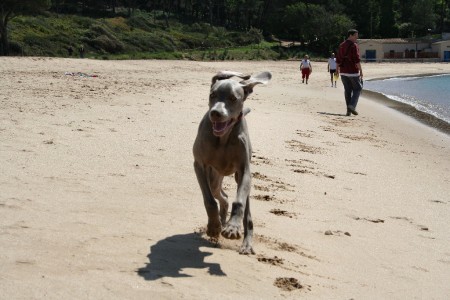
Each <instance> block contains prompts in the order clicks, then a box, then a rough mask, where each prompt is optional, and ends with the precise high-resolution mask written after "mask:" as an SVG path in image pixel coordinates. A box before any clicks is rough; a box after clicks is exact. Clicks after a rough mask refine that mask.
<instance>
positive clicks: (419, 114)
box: [362, 77, 450, 135]
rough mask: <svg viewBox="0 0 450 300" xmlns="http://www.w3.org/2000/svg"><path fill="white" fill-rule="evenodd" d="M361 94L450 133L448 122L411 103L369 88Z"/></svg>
mask: <svg viewBox="0 0 450 300" xmlns="http://www.w3.org/2000/svg"><path fill="white" fill-rule="evenodd" d="M390 78H394V77H390ZM395 78H398V77H395ZM362 95H364V96H367V98H369V99H371V100H374V101H376V102H378V103H381V104H383V105H384V106H386V107H388V108H392V109H395V110H397V111H399V112H401V113H403V114H405V115H407V116H409V117H412V118H414V119H415V120H417V121H419V122H421V123H422V124H425V125H427V126H429V127H432V128H434V129H437V130H439V131H440V132H443V133H445V134H447V135H450V124H449V123H447V122H446V121H444V120H441V119H439V118H437V117H435V116H433V115H431V114H429V113H426V112H423V111H420V110H418V109H417V108H415V107H414V106H412V105H409V104H406V103H402V102H399V101H395V100H392V99H390V98H389V97H387V96H385V95H383V94H382V93H379V92H374V91H371V90H366V89H363V94H362Z"/></svg>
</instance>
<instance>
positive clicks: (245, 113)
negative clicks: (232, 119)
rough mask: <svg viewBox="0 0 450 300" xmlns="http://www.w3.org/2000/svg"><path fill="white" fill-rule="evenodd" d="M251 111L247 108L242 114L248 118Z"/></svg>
mask: <svg viewBox="0 0 450 300" xmlns="http://www.w3.org/2000/svg"><path fill="white" fill-rule="evenodd" d="M250 111H251V109H250V108H248V107H245V108H244V109H243V110H242V114H243V115H244V116H246V115H247V114H248V113H249V112H250Z"/></svg>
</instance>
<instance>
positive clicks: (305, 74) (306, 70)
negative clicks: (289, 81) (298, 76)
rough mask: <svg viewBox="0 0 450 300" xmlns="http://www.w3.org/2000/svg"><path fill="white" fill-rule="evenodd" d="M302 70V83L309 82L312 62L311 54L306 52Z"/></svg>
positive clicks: (301, 65)
mask: <svg viewBox="0 0 450 300" xmlns="http://www.w3.org/2000/svg"><path fill="white" fill-rule="evenodd" d="M300 70H301V71H302V83H305V79H306V84H308V79H309V74H311V72H312V66H311V62H310V61H309V56H308V55H306V54H305V56H304V57H303V59H302V62H301V63H300Z"/></svg>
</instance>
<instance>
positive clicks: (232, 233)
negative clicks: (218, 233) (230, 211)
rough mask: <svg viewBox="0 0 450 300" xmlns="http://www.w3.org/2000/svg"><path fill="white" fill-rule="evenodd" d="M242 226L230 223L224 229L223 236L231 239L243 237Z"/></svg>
mask: <svg viewBox="0 0 450 300" xmlns="http://www.w3.org/2000/svg"><path fill="white" fill-rule="evenodd" d="M240 231H241V226H238V225H234V224H230V223H228V224H227V225H225V228H224V229H223V230H222V236H223V237H224V238H226V239H230V240H238V239H240V238H241V232H240Z"/></svg>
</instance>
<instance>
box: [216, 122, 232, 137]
mask: <svg viewBox="0 0 450 300" xmlns="http://www.w3.org/2000/svg"><path fill="white" fill-rule="evenodd" d="M212 124H213V133H214V135H215V136H222V135H223V134H224V133H225V132H227V129H228V128H230V127H231V126H232V125H233V119H230V120H228V121H226V122H212Z"/></svg>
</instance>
